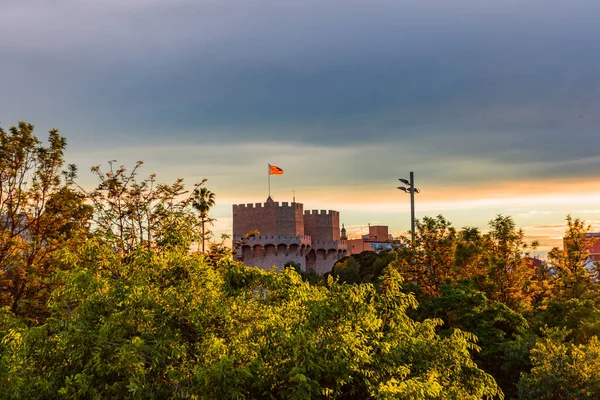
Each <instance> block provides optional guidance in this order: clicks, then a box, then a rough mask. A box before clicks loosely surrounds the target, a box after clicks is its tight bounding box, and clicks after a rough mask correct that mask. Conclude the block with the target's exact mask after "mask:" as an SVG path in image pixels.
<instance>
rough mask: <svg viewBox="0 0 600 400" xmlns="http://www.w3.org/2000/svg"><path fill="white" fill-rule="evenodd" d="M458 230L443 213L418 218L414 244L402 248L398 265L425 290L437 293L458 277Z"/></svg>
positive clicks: (409, 278) (409, 279) (411, 279)
mask: <svg viewBox="0 0 600 400" xmlns="http://www.w3.org/2000/svg"><path fill="white" fill-rule="evenodd" d="M456 244H457V241H456V230H455V229H454V227H452V224H451V223H450V222H449V221H447V220H446V219H445V218H444V217H443V216H441V215H438V216H437V217H435V218H431V217H424V218H423V219H422V220H420V221H416V233H415V244H414V246H411V247H405V248H403V249H401V250H400V252H399V260H398V261H399V268H400V270H401V271H402V272H403V274H404V275H405V276H406V279H407V280H408V281H411V282H413V281H414V282H416V283H417V284H418V285H419V286H420V287H421V289H422V290H423V291H424V292H425V293H429V294H435V293H437V292H438V290H439V288H440V286H441V285H443V284H445V283H447V282H448V281H449V280H452V279H455V277H456V273H455V271H454V268H453V266H454V257H455V252H456Z"/></svg>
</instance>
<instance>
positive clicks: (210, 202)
mask: <svg viewBox="0 0 600 400" xmlns="http://www.w3.org/2000/svg"><path fill="white" fill-rule="evenodd" d="M214 205H215V194H214V193H213V192H211V191H210V190H208V189H207V188H205V187H201V188H196V190H194V202H193V203H192V206H193V207H194V209H196V210H197V211H198V212H199V213H200V226H201V227H202V236H201V239H202V252H203V253H204V239H205V237H206V234H205V231H204V224H205V223H206V222H210V219H209V218H208V211H209V210H210V209H211V207H212V206H214ZM199 247H200V244H198V248H199Z"/></svg>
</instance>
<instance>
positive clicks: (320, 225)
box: [233, 197, 346, 274]
mask: <svg viewBox="0 0 600 400" xmlns="http://www.w3.org/2000/svg"><path fill="white" fill-rule="evenodd" d="M303 207H304V206H303V205H302V204H300V203H296V202H292V203H287V202H283V203H281V204H279V203H278V202H275V201H273V199H272V198H271V197H269V198H267V201H266V202H265V203H256V204H234V205H233V242H234V243H240V245H239V246H238V247H237V249H236V258H237V259H238V260H240V261H242V262H243V263H244V264H246V265H249V266H256V267H259V268H261V269H265V270H267V269H270V268H271V267H273V266H277V267H282V266H283V265H284V264H285V263H287V262H288V261H293V262H295V263H297V264H299V265H300V266H301V268H302V270H305V271H306V270H312V271H315V272H317V273H320V274H323V273H326V272H329V271H331V268H332V267H333V264H335V262H336V261H338V260H339V259H340V258H342V257H344V256H345V255H346V241H345V240H343V239H342V238H341V237H340V236H341V235H340V214H339V212H338V211H333V210H328V211H326V210H320V211H319V210H307V211H304V210H303ZM253 230H257V231H258V232H259V235H257V236H251V237H248V238H247V239H244V240H243V241H242V239H243V238H244V237H245V236H246V235H247V234H248V233H249V232H251V231H253ZM344 234H345V230H344ZM240 241H241V242H240Z"/></svg>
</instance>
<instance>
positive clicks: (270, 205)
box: [233, 201, 302, 211]
mask: <svg viewBox="0 0 600 400" xmlns="http://www.w3.org/2000/svg"><path fill="white" fill-rule="evenodd" d="M271 208H290V209H291V208H293V209H295V210H297V209H302V204H301V203H289V202H287V201H284V202H282V203H281V204H279V202H278V201H274V202H273V203H247V204H234V205H233V211H242V210H256V209H261V210H262V209H271Z"/></svg>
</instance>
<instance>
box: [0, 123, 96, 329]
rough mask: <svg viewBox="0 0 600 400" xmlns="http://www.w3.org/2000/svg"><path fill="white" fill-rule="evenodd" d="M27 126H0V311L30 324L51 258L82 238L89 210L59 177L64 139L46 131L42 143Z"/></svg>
mask: <svg viewBox="0 0 600 400" xmlns="http://www.w3.org/2000/svg"><path fill="white" fill-rule="evenodd" d="M33 130H34V127H33V125H31V124H28V123H25V122H20V123H19V124H18V126H13V127H11V128H10V129H9V130H8V131H5V130H3V129H2V128H0V307H1V306H9V307H10V309H11V310H12V312H14V313H16V314H18V315H27V316H28V317H29V318H31V319H32V320H36V319H38V318H42V317H43V316H45V306H44V303H45V301H46V299H47V296H48V292H49V290H50V286H51V282H50V281H49V280H50V276H51V274H52V272H53V271H54V269H55V268H56V265H55V263H54V262H53V257H54V255H55V253H56V252H57V250H59V249H60V248H64V247H68V246H72V245H75V243H76V242H79V241H81V240H83V239H84V238H85V234H86V232H87V229H88V218H89V207H87V206H86V205H85V204H84V203H83V199H82V198H81V197H79V196H77V195H76V194H75V193H74V192H73V191H72V190H71V188H70V187H69V185H70V183H71V180H72V179H73V178H74V177H75V175H76V168H75V167H74V166H70V167H69V171H68V172H66V173H65V178H67V179H66V180H63V179H61V168H62V167H63V164H64V160H63V152H64V149H65V148H66V143H67V142H66V139H65V138H64V137H62V136H60V135H59V133H58V130H56V129H52V130H51V131H50V132H49V135H48V145H47V146H44V145H43V143H42V142H41V141H40V140H39V139H38V138H37V137H36V136H35V135H34V133H33Z"/></svg>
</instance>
